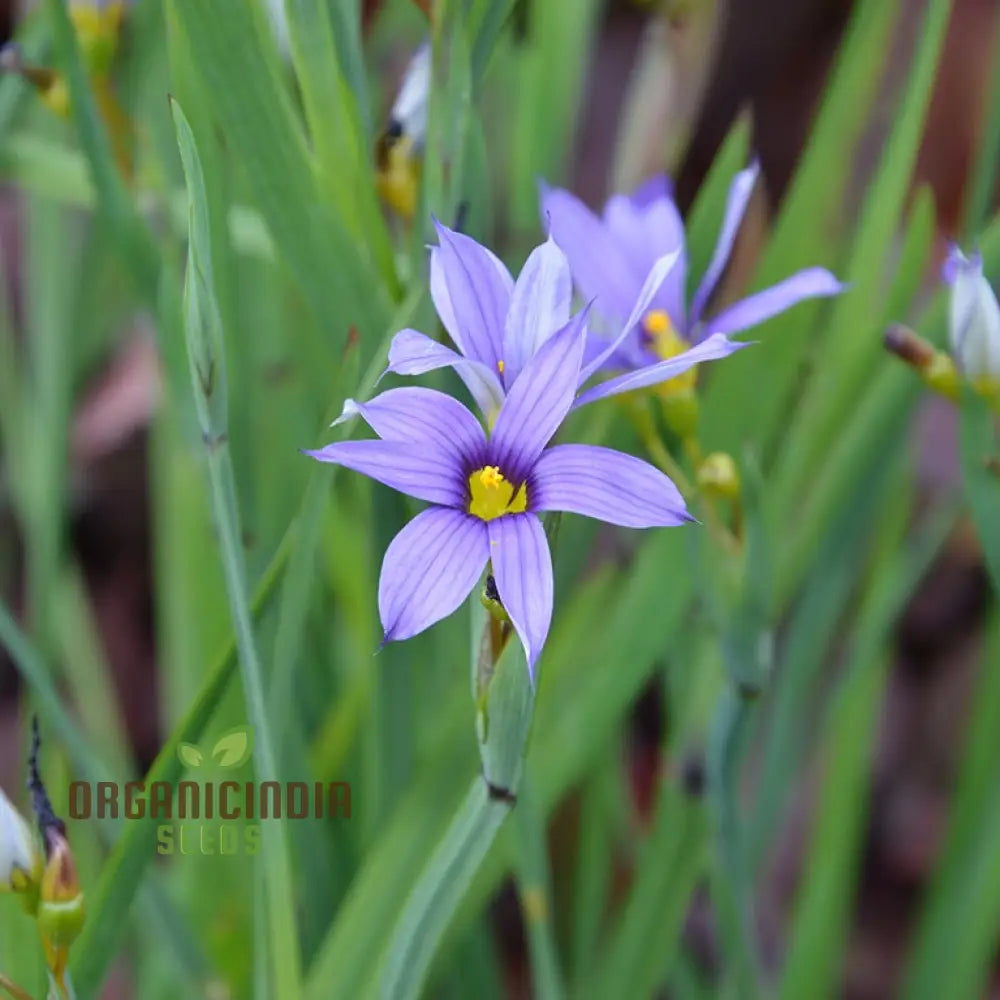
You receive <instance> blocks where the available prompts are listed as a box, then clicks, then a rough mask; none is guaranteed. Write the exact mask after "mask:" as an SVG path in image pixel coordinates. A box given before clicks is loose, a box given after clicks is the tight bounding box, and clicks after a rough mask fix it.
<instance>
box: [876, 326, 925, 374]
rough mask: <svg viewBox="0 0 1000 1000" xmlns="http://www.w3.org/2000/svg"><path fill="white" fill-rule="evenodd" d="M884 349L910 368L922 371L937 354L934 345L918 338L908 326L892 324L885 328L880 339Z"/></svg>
mask: <svg viewBox="0 0 1000 1000" xmlns="http://www.w3.org/2000/svg"><path fill="white" fill-rule="evenodd" d="M882 343H883V344H885V349H886V350H887V351H889V352H890V353H891V354H895V355H896V357H897V358H901V359H902V360H903V361H905V362H906V363H907V364H908V365H910V366H911V367H912V368H916V369H917V370H918V371H921V372H922V371H923V370H924V369H926V368H927V366H928V365H930V364H931V362H932V361H933V360H934V355H935V354H936V353H937V352H936V351H935V349H934V345H933V344H931V343H929V342H928V341H926V340H924V338H923V337H918V336H917V335H916V334H915V333H914V332H913V331H912V330H911V329H910V328H909V327H908V326H904V325H903V324H902V323H892V324H890V325H889V326H888V327H886V331H885V334H884V335H883V337H882Z"/></svg>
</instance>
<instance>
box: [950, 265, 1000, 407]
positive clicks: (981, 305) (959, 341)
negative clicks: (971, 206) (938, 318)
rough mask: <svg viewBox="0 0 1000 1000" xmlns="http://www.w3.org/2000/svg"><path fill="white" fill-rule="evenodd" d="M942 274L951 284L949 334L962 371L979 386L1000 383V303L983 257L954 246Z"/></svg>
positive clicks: (953, 352)
mask: <svg viewBox="0 0 1000 1000" xmlns="http://www.w3.org/2000/svg"><path fill="white" fill-rule="evenodd" d="M942 277H943V278H944V280H945V282H947V284H949V285H950V286H951V302H950V304H949V311H948V336H949V341H950V344H951V353H952V355H953V356H954V358H955V363H956V364H957V365H958V368H959V371H961V373H962V374H963V375H964V376H965V377H966V378H967V379H969V381H970V382H972V383H973V385H974V386H975V387H976V388H977V389H980V390H982V389H985V388H989V387H992V386H996V385H1000V305H998V304H997V298H996V295H994V294H993V289H992V288H991V287H990V283H989V282H988V281H987V280H986V278H985V277H984V276H983V260H982V257H981V256H980V255H979V254H978V253H973V254H971V255H970V256H969V257H966V256H965V255H964V254H963V253H962V251H961V250H959V249H958V247H957V246H952V247H951V249H950V251H949V253H948V259H947V260H946V261H945V264H944V268H943V271H942Z"/></svg>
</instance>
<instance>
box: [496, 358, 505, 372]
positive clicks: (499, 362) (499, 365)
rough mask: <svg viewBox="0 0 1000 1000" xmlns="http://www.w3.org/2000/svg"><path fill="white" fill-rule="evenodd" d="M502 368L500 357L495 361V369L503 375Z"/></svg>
mask: <svg viewBox="0 0 1000 1000" xmlns="http://www.w3.org/2000/svg"><path fill="white" fill-rule="evenodd" d="M503 369H504V364H503V359H502V358H501V359H500V360H499V361H498V362H497V371H498V372H500V374H501V375H503Z"/></svg>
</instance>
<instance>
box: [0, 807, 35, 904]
mask: <svg viewBox="0 0 1000 1000" xmlns="http://www.w3.org/2000/svg"><path fill="white" fill-rule="evenodd" d="M40 875H41V856H40V853H39V850H38V847H37V845H36V843H35V839H34V837H33V836H32V835H31V828H30V827H29V826H28V822H27V820H25V818H24V817H23V816H22V815H21V814H20V813H19V812H18V811H17V810H16V809H15V808H14V806H13V805H12V804H11V801H10V799H8V798H7V796H6V795H4V793H3V792H2V791H0V892H27V891H28V890H29V889H30V888H31V886H32V885H34V884H36V883H37V881H38V879H39V877H40Z"/></svg>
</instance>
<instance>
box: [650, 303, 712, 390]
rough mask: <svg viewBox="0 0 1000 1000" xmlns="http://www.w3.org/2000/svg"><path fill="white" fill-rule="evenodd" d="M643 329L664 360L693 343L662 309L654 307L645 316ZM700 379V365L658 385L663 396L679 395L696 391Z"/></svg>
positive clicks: (654, 349)
mask: <svg viewBox="0 0 1000 1000" xmlns="http://www.w3.org/2000/svg"><path fill="white" fill-rule="evenodd" d="M642 329H643V331H644V332H645V334H646V336H647V337H648V338H649V340H650V346H651V347H652V349H653V351H654V353H656V354H657V355H658V356H659V357H660V358H662V359H663V360H664V361H669V360H670V359H671V358H676V357H677V355H678V354H683V353H684V352H685V351H686V350H687V349H688V348H689V347H690V346H691V345H690V344H689V343H688V342H687V341H686V340H685V339H684V338H683V337H682V336H681V335H680V334H679V333H678V332H677V330H676V329H675V328H674V324H673V323H672V322H671V320H670V317H669V316H668V315H667V314H666V312H664V311H663V310H662V309H652V310H650V311H649V312H648V313H646V315H645V316H644V317H643V320H642ZM697 381H698V367H697V365H696V366H695V367H693V368H689V369H688V370H687V371H686V372H684V373H683V374H681V375H678V376H677V378H672V379H669V380H668V381H666V382H664V383H663V384H662V385H660V386H657V389H656V391H657V393H658V394H659V395H661V396H679V395H683V394H685V393H690V392H693V391H694V387H695V384H696V383H697Z"/></svg>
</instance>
